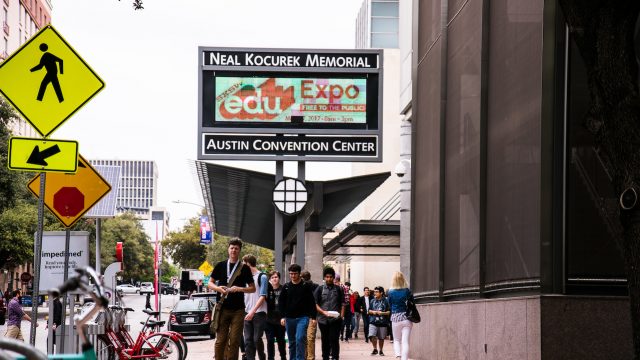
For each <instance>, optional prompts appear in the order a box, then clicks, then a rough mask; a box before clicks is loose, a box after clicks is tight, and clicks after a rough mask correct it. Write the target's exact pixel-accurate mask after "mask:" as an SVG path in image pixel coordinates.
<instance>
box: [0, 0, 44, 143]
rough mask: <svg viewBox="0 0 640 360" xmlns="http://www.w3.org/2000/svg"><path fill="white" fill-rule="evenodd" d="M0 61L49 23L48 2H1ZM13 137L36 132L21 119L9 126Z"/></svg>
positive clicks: (32, 134)
mask: <svg viewBox="0 0 640 360" xmlns="http://www.w3.org/2000/svg"><path fill="white" fill-rule="evenodd" d="M0 4H2V13H1V14H0V16H1V17H2V19H1V20H2V31H1V32H0V34H2V37H1V39H2V40H0V60H2V61H4V59H6V58H8V57H9V56H10V55H11V54H12V53H13V52H15V51H16V50H18V48H19V47H20V46H22V44H24V43H25V42H27V41H28V40H29V39H30V38H31V37H32V36H33V35H35V34H36V33H37V32H38V31H40V29H42V28H43V27H45V26H46V25H48V24H49V23H51V1H50V0H3V1H2V2H0ZM10 128H11V132H12V133H13V134H14V135H18V136H26V137H38V136H39V135H38V134H37V132H36V131H35V130H34V129H33V128H32V127H31V125H29V123H27V122H26V121H25V120H23V119H22V118H17V119H16V120H15V121H14V122H13V123H11V124H10Z"/></svg>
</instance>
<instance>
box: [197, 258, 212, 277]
mask: <svg viewBox="0 0 640 360" xmlns="http://www.w3.org/2000/svg"><path fill="white" fill-rule="evenodd" d="M198 270H200V271H202V272H203V273H204V274H205V275H208V274H211V272H212V271H213V266H211V264H209V262H208V261H207V260H205V261H204V262H203V263H202V265H200V267H199V268H198Z"/></svg>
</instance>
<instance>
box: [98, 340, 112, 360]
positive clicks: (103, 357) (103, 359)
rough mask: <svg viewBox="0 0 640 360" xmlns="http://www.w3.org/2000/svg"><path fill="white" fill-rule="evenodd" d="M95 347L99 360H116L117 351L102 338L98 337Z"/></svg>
mask: <svg viewBox="0 0 640 360" xmlns="http://www.w3.org/2000/svg"><path fill="white" fill-rule="evenodd" d="M93 345H94V346H93V347H94V349H95V350H96V359H97V360H114V358H115V351H114V350H113V346H112V345H111V344H110V343H109V342H108V341H106V340H105V339H104V338H103V337H102V336H98V338H97V339H96V343H95V344H93Z"/></svg>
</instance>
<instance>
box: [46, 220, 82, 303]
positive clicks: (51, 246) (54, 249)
mask: <svg viewBox="0 0 640 360" xmlns="http://www.w3.org/2000/svg"><path fill="white" fill-rule="evenodd" d="M65 237H66V231H44V232H43V233H42V252H41V263H40V274H37V275H38V277H39V284H40V287H39V290H40V294H41V295H43V294H47V292H48V291H49V289H51V288H52V287H57V286H60V285H62V283H63V282H64V244H65ZM86 266H89V232H87V231H72V232H71V237H70V241H69V272H68V274H69V276H74V275H75V274H76V272H75V271H74V269H76V268H81V267H86Z"/></svg>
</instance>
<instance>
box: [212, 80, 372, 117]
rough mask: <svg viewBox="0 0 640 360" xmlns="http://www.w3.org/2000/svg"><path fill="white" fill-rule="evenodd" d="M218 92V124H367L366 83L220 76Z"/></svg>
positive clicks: (216, 83)
mask: <svg viewBox="0 0 640 360" xmlns="http://www.w3.org/2000/svg"><path fill="white" fill-rule="evenodd" d="M215 89H216V90H215V91H216V92H215V104H216V105H215V121H218V122H229V121H242V122H256V123H265V122H279V123H357V124H366V122H367V80H366V79H319V78H282V77H280V78H273V77H267V78H265V77H222V76H218V77H216V80H215Z"/></svg>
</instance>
